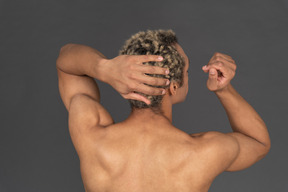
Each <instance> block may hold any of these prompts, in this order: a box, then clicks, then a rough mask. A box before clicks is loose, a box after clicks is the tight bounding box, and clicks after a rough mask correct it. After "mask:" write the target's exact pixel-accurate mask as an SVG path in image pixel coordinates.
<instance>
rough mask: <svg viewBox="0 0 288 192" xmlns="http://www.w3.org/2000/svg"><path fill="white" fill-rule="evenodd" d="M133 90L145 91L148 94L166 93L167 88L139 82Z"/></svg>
mask: <svg viewBox="0 0 288 192" xmlns="http://www.w3.org/2000/svg"><path fill="white" fill-rule="evenodd" d="M133 91H137V92H140V93H144V94H146V95H163V94H165V93H166V90H165V89H163V88H156V87H150V86H148V85H144V84H139V85H138V86H137V87H136V88H135V89H134V90H133Z"/></svg>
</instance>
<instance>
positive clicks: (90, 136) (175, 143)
mask: <svg viewBox="0 0 288 192" xmlns="http://www.w3.org/2000/svg"><path fill="white" fill-rule="evenodd" d="M151 33H152V35H151ZM147 34H148V36H149V34H150V36H149V37H148V36H147ZM155 34H156V35H155ZM165 35H166V36H167V37H166V36H165ZM151 37H152V38H153V37H154V38H156V40H155V39H152V40H151V39H149V38H151ZM145 38H148V39H149V41H148V40H147V39H145ZM131 39H132V40H133V39H134V40H135V39H136V41H132V40H131ZM131 39H130V40H128V41H127V42H126V45H125V46H126V48H125V46H124V48H123V49H124V50H122V52H121V53H122V54H124V55H120V56H117V57H115V58H113V59H107V58H105V57H104V56H103V55H102V54H101V53H100V52H98V51H97V50H95V49H93V48H91V47H88V46H84V45H76V44H67V45H65V46H63V47H62V48H61V51H60V54H59V57H58V59H57V71H58V78H59V91H60V95H61V98H62V100H63V103H64V105H65V107H66V108H67V110H68V112H69V131H70V135H71V138H72V142H73V144H74V147H75V149H76V151H77V153H78V156H79V159H80V169H81V175H82V180H83V183H84V188H85V190H86V191H87V192H96V191H97V192H101V191H103V192H104V191H107V192H108V191H109V192H169V191H171V192H206V191H208V189H209V187H210V185H211V183H212V182H213V180H214V179H215V177H216V176H217V175H219V174H220V173H222V172H223V171H238V170H242V169H245V168H247V167H249V166H251V165H253V164H254V163H255V162H257V161H259V160H260V159H262V158H263V157H264V156H265V155H266V154H267V153H268V151H269V149H270V139H269V134H268V131H267V128H266V126H265V123H264V122H263V120H262V119H261V117H260V116H259V115H258V114H257V112H256V111H255V110H254V109H253V108H252V107H251V106H250V105H249V104H248V103H247V102H246V101H245V100H244V99H243V98H242V97H241V96H240V95H239V94H238V93H237V91H236V90H235V89H234V88H233V87H232V85H231V84H230V81H231V79H232V78H233V77H234V75H235V70H236V64H235V61H234V60H233V59H232V58H231V57H230V56H228V55H225V54H221V53H215V54H214V55H213V57H212V58H211V60H210V61H209V63H208V64H207V65H205V66H204V67H203V68H202V70H203V71H204V72H205V73H208V74H209V75H208V80H207V87H208V89H209V90H210V91H213V92H214V93H215V94H216V96H217V97H218V98H219V100H220V102H221V103H222V105H223V107H224V108H225V110H226V113H227V115H228V118H229V121H230V125H231V128H232V130H233V131H232V132H231V133H227V134H225V133H220V132H216V131H213V132H205V133H195V134H190V135H189V134H187V133H185V132H183V131H181V130H179V129H177V128H176V127H174V126H173V125H172V105H173V104H175V103H179V102H182V101H184V100H185V97H186V95H187V92H188V71H187V70H188V67H189V61H188V57H187V56H186V54H185V53H184V51H183V49H182V48H181V46H180V45H179V44H178V43H177V39H176V36H174V33H173V32H172V31H161V30H160V31H147V32H141V33H140V35H139V34H138V35H136V36H133V37H132V38H131ZM138 40H139V41H138ZM155 41H156V43H155ZM161 41H162V42H161ZM133 42H134V44H135V42H136V45H132V44H133ZM163 43H164V44H163ZM129 44H131V45H129ZM152 45H153V46H152ZM129 46H130V48H129ZM133 46H134V47H133ZM139 46H140V48H139ZM151 46H152V49H151V50H152V52H151V50H150V51H147V50H149V49H150V48H151ZM161 46H162V48H161ZM131 47H132V48H131ZM135 47H136V48H135ZM149 47H150V48H149ZM163 47H164V48H163ZM129 49H130V50H129ZM139 49H140V52H139ZM135 50H136V53H137V51H138V53H139V54H138V55H137V54H136V55H135V52H133V51H135ZM143 50H144V52H143ZM145 50H146V51H145ZM155 50H156V51H155ZM165 50H166V51H165ZM167 50H168V52H167ZM169 50H170V51H171V52H169ZM153 51H154V52H153ZM157 51H158V52H157ZM151 53H155V54H154V55H153V54H151ZM125 54H126V55H125ZM127 54H128V55H127ZM141 54H142V55H141ZM159 55H161V56H162V57H161V56H159ZM179 55H180V57H179ZM179 58H180V60H179ZM177 59H178V60H177ZM181 59H182V67H181ZM148 61H149V63H150V65H147V62H148ZM177 62H178V63H177ZM143 63H144V64H145V65H144V64H143ZM163 63H164V64H163ZM171 63H174V64H175V63H176V64H177V65H178V67H177V65H176V64H175V66H174V68H173V67H171ZM152 65H155V66H152ZM159 66H161V67H159ZM167 69H169V71H167ZM177 70H178V72H177ZM179 70H180V72H181V73H179ZM169 72H170V73H169ZM147 74H148V75H147ZM149 74H151V75H149ZM155 74H158V76H157V75H156V76H155ZM177 74H178V77H177ZM179 77H180V80H179ZM93 78H96V79H97V80H100V81H103V82H105V83H108V84H110V85H111V86H112V87H113V88H115V89H116V90H117V91H118V92H119V93H120V94H121V95H122V96H123V97H124V98H125V99H129V101H130V103H131V106H132V111H131V114H130V116H129V117H128V118H127V119H126V120H125V121H123V122H120V123H116V124H115V123H114V121H113V119H112V117H111V116H110V114H109V113H108V112H107V111H106V110H105V109H104V107H103V106H102V105H101V104H100V93H99V89H98V87H97V84H96V82H95V81H94V79H93ZM177 78H178V80H177ZM175 79H176V80H175ZM153 98H154V99H153ZM155 98H156V99H155ZM159 101H160V102H159ZM187 126H188V127H189V125H187ZM191 130H193V128H191Z"/></svg>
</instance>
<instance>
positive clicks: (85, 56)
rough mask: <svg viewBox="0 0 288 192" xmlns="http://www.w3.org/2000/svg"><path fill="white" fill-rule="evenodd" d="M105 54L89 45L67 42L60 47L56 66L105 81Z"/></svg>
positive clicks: (70, 72) (67, 71)
mask: <svg viewBox="0 0 288 192" xmlns="http://www.w3.org/2000/svg"><path fill="white" fill-rule="evenodd" d="M104 60H105V56H104V55H103V54H102V53H100V52H99V51H97V50H96V49H93V48H91V47H89V46H85V45H78V44H67V45H65V46H63V47H62V48H61V51H60V54H59V57H58V58H57V68H58V69H60V70H61V71H63V72H65V73H68V74H72V75H87V76H90V77H93V78H96V79H98V80H101V81H105V74H104V72H105V65H102V63H103V62H102V61H104Z"/></svg>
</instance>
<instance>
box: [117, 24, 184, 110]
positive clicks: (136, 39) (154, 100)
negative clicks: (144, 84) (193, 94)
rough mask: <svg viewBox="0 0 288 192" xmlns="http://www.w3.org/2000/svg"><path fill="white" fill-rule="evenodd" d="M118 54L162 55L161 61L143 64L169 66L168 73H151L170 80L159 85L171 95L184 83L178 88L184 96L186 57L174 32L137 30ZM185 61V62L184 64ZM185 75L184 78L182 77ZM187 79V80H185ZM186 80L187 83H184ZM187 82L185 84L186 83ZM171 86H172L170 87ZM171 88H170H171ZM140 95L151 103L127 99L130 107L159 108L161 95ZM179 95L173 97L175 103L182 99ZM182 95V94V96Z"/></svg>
mask: <svg viewBox="0 0 288 192" xmlns="http://www.w3.org/2000/svg"><path fill="white" fill-rule="evenodd" d="M119 54H120V55H161V56H162V57H163V61H161V62H148V63H144V64H145V65H154V66H160V67H166V68H169V71H170V73H169V75H166V76H162V75H151V74H147V75H150V76H156V77H159V78H167V79H169V80H170V82H171V83H170V85H168V86H166V87H161V88H165V89H169V90H170V94H171V95H172V96H173V94H175V92H174V93H172V92H173V90H174V91H177V89H178V88H182V86H183V84H184V83H185V88H182V89H180V90H182V91H180V93H181V92H182V93H181V94H182V95H183V94H185V96H184V99H185V97H186V94H187V91H188V77H187V78H186V75H187V74H185V73H184V69H186V70H185V72H186V71H187V69H188V61H186V60H188V58H187V56H186V55H185V53H184V51H183V49H182V48H181V47H180V46H179V44H178V42H177V38H176V35H175V33H174V32H173V31H172V30H153V31H152V30H148V31H146V32H143V31H141V32H138V33H136V34H134V35H132V37H131V38H130V39H128V40H127V41H126V42H125V44H124V46H123V47H122V49H121V50H120V52H119ZM185 63H187V64H186V65H185ZM184 77H185V78H184ZM186 79H187V80H186ZM186 81H187V83H186ZM186 84H187V85H186ZM171 86H172V87H171ZM171 89H172V90H171ZM139 94H141V95H144V96H146V97H147V98H148V99H149V100H150V101H151V104H150V105H147V104H146V103H144V102H142V101H137V100H129V102H130V104H131V107H132V108H156V109H157V108H158V109H159V108H160V107H161V103H162V99H163V95H156V96H152V95H145V94H143V93H139ZM180 97H181V96H179V94H178V96H177V98H174V100H175V103H177V102H181V101H182V100H184V99H183V98H180ZM182 97H183V96H182Z"/></svg>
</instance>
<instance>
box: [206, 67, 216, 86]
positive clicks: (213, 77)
mask: <svg viewBox="0 0 288 192" xmlns="http://www.w3.org/2000/svg"><path fill="white" fill-rule="evenodd" d="M207 86H208V88H209V89H210V91H213V90H215V89H217V70H216V69H215V68H211V69H210V70H209V78H208V81H207Z"/></svg>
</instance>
